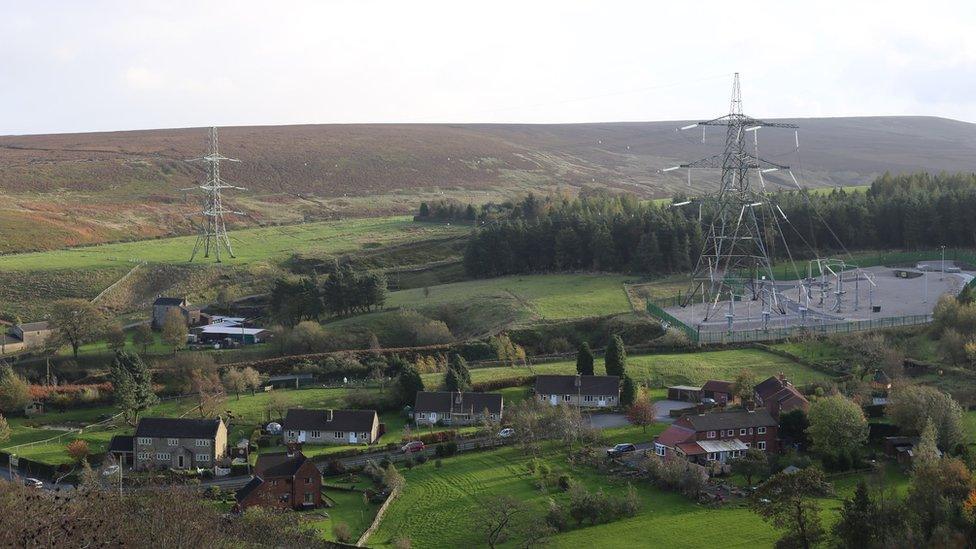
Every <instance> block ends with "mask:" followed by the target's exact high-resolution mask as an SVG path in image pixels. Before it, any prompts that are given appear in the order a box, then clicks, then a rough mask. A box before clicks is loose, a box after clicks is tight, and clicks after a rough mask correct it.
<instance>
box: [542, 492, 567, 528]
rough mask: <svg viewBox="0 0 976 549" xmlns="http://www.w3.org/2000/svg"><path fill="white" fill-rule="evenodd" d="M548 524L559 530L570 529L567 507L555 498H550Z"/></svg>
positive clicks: (547, 512)
mask: <svg viewBox="0 0 976 549" xmlns="http://www.w3.org/2000/svg"><path fill="white" fill-rule="evenodd" d="M546 524H548V525H549V526H550V527H552V529H553V530H555V531H557V532H565V531H566V530H568V529H569V517H568V516H567V515H566V509H565V508H563V506H562V505H560V504H559V502H557V501H556V500H554V499H549V509H548V510H547V511H546Z"/></svg>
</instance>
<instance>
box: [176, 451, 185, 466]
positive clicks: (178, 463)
mask: <svg viewBox="0 0 976 549" xmlns="http://www.w3.org/2000/svg"><path fill="white" fill-rule="evenodd" d="M176 467H177V468H178V469H182V468H184V467H186V463H185V458H184V457H183V454H180V455H178V456H176Z"/></svg>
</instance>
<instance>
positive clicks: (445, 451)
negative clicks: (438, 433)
mask: <svg viewBox="0 0 976 549" xmlns="http://www.w3.org/2000/svg"><path fill="white" fill-rule="evenodd" d="M457 449H458V446H457V443H456V442H454V441H451V442H445V443H444V444H438V445H437V446H436V447H435V448H434V454H436V455H437V457H449V456H453V455H454V454H456V453H457Z"/></svg>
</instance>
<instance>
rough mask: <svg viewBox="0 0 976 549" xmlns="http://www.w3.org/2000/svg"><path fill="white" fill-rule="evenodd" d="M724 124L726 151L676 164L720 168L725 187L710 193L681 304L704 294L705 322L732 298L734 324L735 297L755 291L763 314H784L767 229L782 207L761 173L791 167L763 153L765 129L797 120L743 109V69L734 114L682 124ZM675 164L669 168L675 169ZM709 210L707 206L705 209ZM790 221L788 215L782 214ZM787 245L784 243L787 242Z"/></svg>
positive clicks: (735, 89)
mask: <svg viewBox="0 0 976 549" xmlns="http://www.w3.org/2000/svg"><path fill="white" fill-rule="evenodd" d="M698 126H725V128H726V132H725V150H724V151H723V152H722V153H721V154H717V155H715V156H711V157H708V158H703V159H701V160H697V161H695V162H689V163H687V164H681V165H680V166H676V167H675V168H678V167H680V168H687V169H689V170H691V169H710V168H711V169H721V170H722V186H721V189H720V190H719V192H718V194H717V195H713V196H711V197H707V198H706V199H705V203H706V204H710V206H711V208H710V209H711V210H712V217H711V220H710V223H709V227H708V229H707V231H706V233H705V242H704V245H703V247H702V250H701V254H700V255H699V256H698V262H697V264H696V265H695V270H694V272H693V273H692V284H691V288H690V289H689V290H688V292H686V293H685V294H684V296H683V299H682V302H681V306H682V307H684V306H687V305H689V304H690V303H692V302H693V301H696V299H698V298H700V299H701V300H702V302H703V303H705V304H706V309H705V315H704V319H703V321H708V320H709V319H710V318H712V316H713V315H714V314H715V312H716V311H717V310H718V309H719V301H722V300H726V299H727V300H728V301H729V307H728V312H727V313H726V314H725V317H726V318H727V320H728V322H729V325H730V327H731V323H732V317H733V315H734V313H733V308H732V307H733V305H732V303H733V301H734V300H735V298H736V297H739V298H740V299H741V298H743V297H745V296H746V295H747V294H751V296H750V297H751V299H753V300H756V299H761V300H762V301H763V314H764V316H765V317H766V318H768V314H769V313H770V312H772V311H776V312H779V313H785V312H786V311H785V308H784V304H782V303H781V302H780V298H779V295H778V292H777V290H776V285H775V282H776V280H775V276H774V273H773V265H772V260H771V258H770V255H769V244H771V243H770V242H767V240H769V239H771V238H773V237H771V236H770V233H769V232H768V231H767V230H766V229H767V227H768V228H772V227H773V225H774V224H778V222H779V220H778V219H777V217H776V215H777V212H778V213H779V214H780V215H783V213H782V210H780V209H779V207H778V206H776V205H775V204H772V203H771V202H770V200H769V197H768V196H767V193H766V190H765V182H764V181H763V178H762V174H763V173H766V172H770V171H775V170H789V167H788V166H783V165H780V164H776V163H774V162H770V161H768V160H764V159H762V158H760V157H759V156H758V154H759V151H758V148H759V147H758V138H756V137H755V135H756V134H755V132H757V131H758V130H759V129H760V128H796V127H797V126H796V125H795V124H786V123H781V122H766V121H763V120H757V119H755V118H752V117H749V116H747V115H745V114H743V113H742V92H741V90H740V87H739V73H735V78H734V80H733V83H732V100H731V102H730V106H729V114H727V115H725V116H722V117H719V118H715V119H713V120H706V121H703V122H698V123H695V124H691V125H688V126H685V127H683V128H681V129H682V130H688V129H691V128H694V127H698ZM750 132H753V136H754V139H755V140H756V142H757V145H756V149H755V154H751V153H750V152H749V151H748V149H747V144H746V134H748V133H750ZM675 168H670V169H675ZM753 170H754V171H756V173H757V175H758V176H759V183H760V184H761V189H758V190H757V189H756V188H755V187H754V186H753V185H752V184H751V183H750V171H753ZM707 211H708V209H706V212H707ZM783 218H784V220H785V215H783ZM784 244H785V243H784Z"/></svg>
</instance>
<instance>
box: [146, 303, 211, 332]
mask: <svg viewBox="0 0 976 549" xmlns="http://www.w3.org/2000/svg"><path fill="white" fill-rule="evenodd" d="M173 310H175V311H179V312H180V314H181V315H183V319H184V320H185V321H186V324H187V326H193V325H196V324H199V323H200V318H201V312H200V307H192V306H190V302H189V301H187V300H186V298H185V297H157V298H156V301H153V308H152V327H153V328H155V329H157V330H158V329H160V328H162V327H163V322H164V321H165V320H166V315H168V314H169V312H170V311H173Z"/></svg>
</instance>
